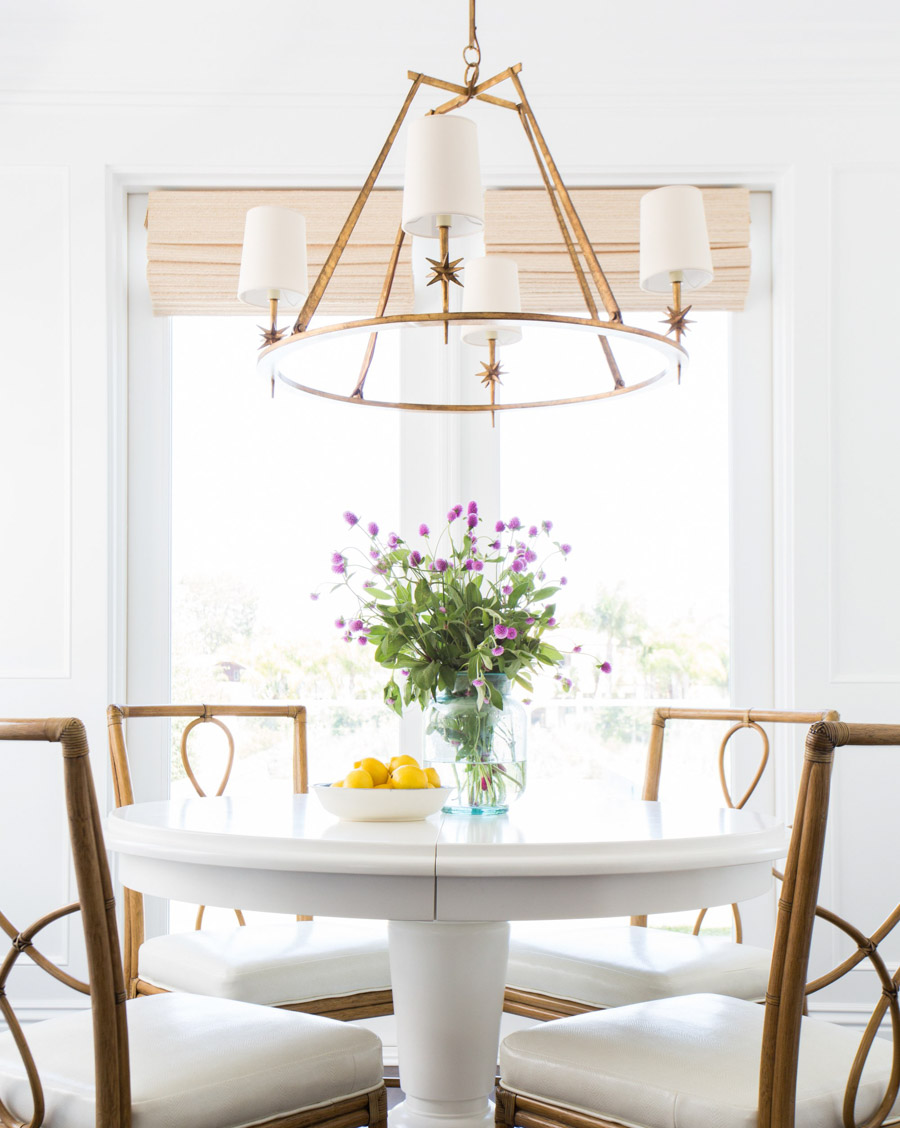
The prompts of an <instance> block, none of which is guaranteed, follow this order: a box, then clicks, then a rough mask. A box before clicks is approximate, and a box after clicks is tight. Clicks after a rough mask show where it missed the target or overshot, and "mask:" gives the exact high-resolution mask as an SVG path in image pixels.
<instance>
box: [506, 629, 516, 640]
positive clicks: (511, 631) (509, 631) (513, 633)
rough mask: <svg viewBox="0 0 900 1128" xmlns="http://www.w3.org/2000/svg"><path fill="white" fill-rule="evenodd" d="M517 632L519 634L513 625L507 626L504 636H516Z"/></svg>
mask: <svg viewBox="0 0 900 1128" xmlns="http://www.w3.org/2000/svg"><path fill="white" fill-rule="evenodd" d="M518 634H519V632H518V631H517V630H516V628H515V627H507V630H506V637H507V638H517V637H518Z"/></svg>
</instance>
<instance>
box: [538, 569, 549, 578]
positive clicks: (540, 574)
mask: <svg viewBox="0 0 900 1128" xmlns="http://www.w3.org/2000/svg"><path fill="white" fill-rule="evenodd" d="M537 578H538V579H539V580H546V578H547V573H546V572H545V571H544V569H543V568H542V569H541V570H540V572H538V574H537Z"/></svg>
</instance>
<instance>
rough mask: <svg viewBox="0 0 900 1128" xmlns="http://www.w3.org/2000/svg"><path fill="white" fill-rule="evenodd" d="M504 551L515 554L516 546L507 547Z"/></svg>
mask: <svg viewBox="0 0 900 1128" xmlns="http://www.w3.org/2000/svg"><path fill="white" fill-rule="evenodd" d="M506 551H507V552H515V551H516V546H515V545H514V544H511V545H508V546H507V549H506Z"/></svg>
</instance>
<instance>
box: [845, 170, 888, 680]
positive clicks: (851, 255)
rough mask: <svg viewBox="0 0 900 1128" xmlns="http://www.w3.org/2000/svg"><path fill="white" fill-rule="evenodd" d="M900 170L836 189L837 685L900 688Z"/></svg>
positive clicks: (852, 177)
mask: <svg viewBox="0 0 900 1128" xmlns="http://www.w3.org/2000/svg"><path fill="white" fill-rule="evenodd" d="M898 200H900V165H894V166H893V167H886V168H862V169H839V170H838V171H837V172H836V173H835V175H834V180H833V189H832V216H833V224H834V228H833V229H834V243H833V265H832V294H833V298H832V318H831V341H832V360H831V388H830V393H831V419H830V427H829V444H830V453H831V482H830V485H831V520H830V528H829V534H830V549H831V584H830V602H829V612H830V622H831V638H830V644H831V655H830V657H831V675H832V680H833V681H837V682H843V681H852V682H900V646H898V644H897V622H898V618H900V584H898V582H897V562H898V560H900V520H898V511H900V441H898V435H897V420H898V419H900V367H898V350H897V343H896V324H897V322H896V309H897V301H898V298H900V286H898V285H897V281H896V264H897V263H898V262H900V224H898V223H897V222H896V221H895V220H894V217H895V215H896V211H897V201H898Z"/></svg>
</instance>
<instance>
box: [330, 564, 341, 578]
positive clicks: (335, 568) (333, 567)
mask: <svg viewBox="0 0 900 1128" xmlns="http://www.w3.org/2000/svg"><path fill="white" fill-rule="evenodd" d="M331 570H332V572H334V573H335V575H338V576H343V574H344V565H343V564H332V565H331Z"/></svg>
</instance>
